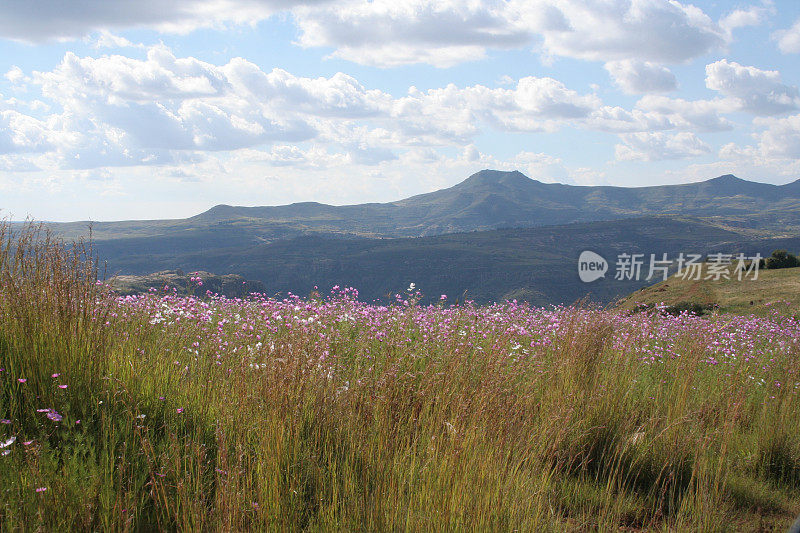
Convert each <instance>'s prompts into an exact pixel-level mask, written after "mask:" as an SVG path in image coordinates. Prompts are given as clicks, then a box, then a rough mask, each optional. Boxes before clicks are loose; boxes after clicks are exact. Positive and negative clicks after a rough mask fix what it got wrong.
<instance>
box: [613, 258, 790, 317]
mask: <svg viewBox="0 0 800 533" xmlns="http://www.w3.org/2000/svg"><path fill="white" fill-rule="evenodd" d="M681 302H690V303H698V304H701V305H705V306H709V307H711V306H713V307H716V308H718V310H719V312H724V313H734V314H742V315H750V314H755V315H767V314H770V313H772V312H774V311H776V310H777V311H778V312H781V313H786V312H788V313H792V314H794V313H797V310H798V306H800V268H783V269H777V270H761V271H759V273H758V279H756V280H753V279H749V278H748V279H743V280H742V281H739V280H738V279H736V278H735V277H733V278H732V279H720V280H718V281H715V280H704V279H701V280H685V279H682V278H681V277H680V276H678V275H673V276H672V277H670V278H669V279H668V280H667V281H664V282H661V283H658V284H656V285H652V286H650V287H646V288H643V289H641V290H639V291H637V292H635V293H633V294H631V295H629V296H627V297H626V298H624V299H623V300H621V301H620V303H619V306H620V308H622V309H633V308H634V307H636V306H637V305H640V304H645V305H658V304H661V303H664V304H666V305H676V304H679V303H681Z"/></svg>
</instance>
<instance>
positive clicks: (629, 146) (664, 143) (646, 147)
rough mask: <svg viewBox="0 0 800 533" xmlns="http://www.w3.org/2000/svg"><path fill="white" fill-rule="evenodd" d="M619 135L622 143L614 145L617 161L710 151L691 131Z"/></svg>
mask: <svg viewBox="0 0 800 533" xmlns="http://www.w3.org/2000/svg"><path fill="white" fill-rule="evenodd" d="M620 137H621V139H622V142H623V144H618V145H617V146H616V147H615V151H616V157H617V160H619V161H636V160H640V161H659V160H663V159H686V158H689V157H697V156H701V155H706V154H709V153H711V147H710V146H709V145H707V144H706V143H704V142H703V141H702V140H700V139H699V138H698V137H697V136H696V135H695V134H694V133H691V132H680V133H676V134H666V133H663V132H654V133H646V132H640V133H626V134H623V135H621V136H620Z"/></svg>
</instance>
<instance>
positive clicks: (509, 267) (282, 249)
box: [97, 217, 800, 304]
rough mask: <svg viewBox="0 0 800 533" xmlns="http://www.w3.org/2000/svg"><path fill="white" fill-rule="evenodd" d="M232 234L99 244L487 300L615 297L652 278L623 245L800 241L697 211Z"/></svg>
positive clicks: (369, 290)
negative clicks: (414, 232)
mask: <svg viewBox="0 0 800 533" xmlns="http://www.w3.org/2000/svg"><path fill="white" fill-rule="evenodd" d="M215 233H216V234H217V237H218V238H216V240H214V235H215ZM227 234H228V233H227V230H226V229H224V228H217V229H215V230H209V235H208V239H209V242H211V241H213V242H217V243H218V245H217V247H206V248H204V249H203V250H192V249H184V250H183V251H179V249H180V243H178V242H176V241H175V240H174V238H172V237H166V238H138V239H125V240H118V241H106V242H99V243H98V247H97V251H98V252H99V254H100V257H101V258H103V259H106V260H107V261H108V264H109V271H110V272H111V273H124V274H145V273H149V272H153V271H157V270H165V269H173V268H181V269H183V270H184V271H187V272H188V271H194V270H206V271H211V272H226V273H228V272H229V273H236V274H240V275H242V276H244V277H245V278H247V279H252V280H258V281H260V282H262V283H263V284H264V287H265V289H266V291H267V292H268V293H270V294H272V293H284V294H285V293H286V292H287V291H291V292H294V293H296V294H308V293H309V292H310V291H311V290H312V289H313V288H314V286H319V287H320V288H321V289H323V290H327V289H329V288H330V287H331V286H333V285H342V286H347V285H350V286H354V287H356V288H358V289H359V290H360V291H361V295H362V298H365V299H367V300H372V299H376V298H381V299H382V300H384V301H386V295H387V294H389V293H393V292H402V290H403V289H404V288H405V287H408V284H409V283H411V282H413V283H415V284H416V285H417V286H418V287H419V288H421V289H422V290H423V291H424V292H425V293H426V294H427V295H428V296H430V297H433V299H436V298H438V297H439V296H440V295H441V294H447V295H448V296H449V297H450V298H451V299H452V298H454V297H463V295H464V294H466V297H467V298H470V299H474V300H476V301H478V302H489V301H497V300H502V299H504V298H517V299H519V300H527V301H530V302H532V303H535V304H550V303H553V304H557V303H572V302H574V301H575V300H578V299H581V298H583V297H585V296H586V295H587V294H589V295H590V297H591V298H592V299H593V300H595V301H600V302H609V301H611V300H613V299H614V298H616V297H620V296H624V295H626V294H629V293H631V292H632V291H634V290H636V289H638V288H640V287H642V286H644V285H646V284H647V282H646V281H645V280H644V279H642V280H640V281H639V282H638V283H637V282H632V281H625V282H621V281H615V280H614V279H613V277H614V268H615V267H614V264H615V261H616V257H617V255H618V254H620V253H644V254H646V255H647V257H649V254H651V253H653V254H656V255H657V256H658V257H660V254H662V253H668V254H670V256H671V257H672V258H674V257H673V256H674V255H676V254H677V253H679V252H686V253H708V252H715V251H719V252H725V253H738V252H744V253H747V254H752V253H755V252H760V253H761V254H762V255H767V254H769V253H770V252H771V251H772V250H774V249H775V248H788V249H792V250H795V249H800V239H783V240H781V239H756V238H753V237H752V236H749V235H747V234H743V233H741V232H736V231H731V230H728V229H723V228H720V227H718V226H715V225H711V224H708V223H706V222H703V221H699V220H696V219H688V218H682V219H677V218H670V217H646V218H637V219H629V220H617V221H610V222H591V223H580V224H569V225H564V226H549V227H540V228H518V229H504V230H491V231H479V232H470V233H458V234H448V235H439V236H431V237H417V238H400V239H335V238H330V237H321V236H303V237H299V238H295V239H288V240H281V241H276V242H273V243H262V244H256V245H252V246H240V245H237V244H236V243H235V241H231V242H230V244H229V245H225V236H226V235H227ZM587 249H588V250H593V251H595V252H597V253H600V254H601V255H603V256H604V257H606V259H607V260H608V262H609V263H610V269H611V270H610V271H609V273H608V274H607V276H606V279H602V280H598V281H596V282H594V283H591V284H585V283H582V282H581V281H580V280H579V279H578V275H577V260H578V256H579V255H580V253H581V252H582V251H583V250H587ZM645 275H646V272H643V275H642V278H644V276H645Z"/></svg>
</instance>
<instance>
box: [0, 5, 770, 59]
mask: <svg viewBox="0 0 800 533" xmlns="http://www.w3.org/2000/svg"><path fill="white" fill-rule="evenodd" d="M763 11H764V8H750V9H748V10H738V11H734V12H733V13H731V14H730V15H728V16H727V17H725V18H724V19H723V20H722V21H721V24H716V23H715V22H714V21H712V20H711V19H710V18H709V17H708V15H706V14H705V13H704V12H703V11H702V10H701V9H699V8H697V7H694V6H692V5H684V4H681V3H679V2H678V1H676V0H620V1H615V2H597V1H595V0H373V1H371V2H364V1H362V0H343V1H339V2H333V1H331V0H193V1H189V0H172V1H170V2H163V1H160V0H141V1H140V2H135V3H133V2H108V1H102V0H73V1H71V2H70V4H69V8H68V9H67V8H65V7H64V4H63V3H62V2H60V1H57V0H12V1H10V2H4V3H3V4H2V5H0V37H6V38H11V39H18V40H23V41H29V42H41V41H46V40H50V39H74V38H80V37H85V36H87V35H90V34H92V33H95V32H100V34H99V37H97V38H96V40H95V43H94V46H96V47H114V48H119V47H128V46H137V45H135V44H133V43H131V42H130V41H127V39H124V38H123V37H120V36H117V35H115V34H114V33H112V32H114V31H120V30H124V29H128V28H154V29H156V30H159V31H162V32H173V33H174V32H177V33H185V32H188V31H191V30H194V29H196V28H201V27H225V26H226V25H231V24H234V25H242V24H251V25H252V24H255V23H257V22H259V21H261V20H265V19H267V18H269V17H270V16H272V15H273V14H275V13H278V12H291V13H292V14H293V17H294V20H295V22H296V24H297V26H298V29H299V31H300V36H299V39H298V43H299V44H300V45H302V46H305V47H323V48H330V49H332V52H331V55H332V56H334V57H339V58H343V59H347V60H350V61H354V62H358V63H362V64H368V65H375V66H381V67H391V66H397V65H405V64H413V63H428V64H432V65H436V66H439V67H448V66H452V65H455V64H457V63H461V62H465V61H472V60H475V59H480V58H483V57H486V51H487V50H490V49H491V50H506V49H520V48H524V47H530V46H534V45H536V46H537V47H538V48H539V50H540V51H541V53H542V54H543V55H544V56H563V57H572V58H579V59H588V60H593V61H603V62H608V61H620V60H634V59H635V60H639V61H650V62H653V63H657V64H664V63H679V62H685V61H687V60H689V59H692V58H695V57H698V56H700V55H703V54H705V53H707V52H709V51H711V50H713V49H716V48H719V47H721V46H723V45H724V44H726V43H727V41H728V40H729V39H730V30H731V29H732V28H734V27H741V26H742V25H746V24H752V23H754V21H755V20H756V19H759V17H761V16H762V12H763ZM759 20H760V19H759Z"/></svg>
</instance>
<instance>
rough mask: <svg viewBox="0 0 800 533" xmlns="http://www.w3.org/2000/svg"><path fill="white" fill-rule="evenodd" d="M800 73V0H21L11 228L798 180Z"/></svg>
mask: <svg viewBox="0 0 800 533" xmlns="http://www.w3.org/2000/svg"><path fill="white" fill-rule="evenodd" d="M67 6H68V9H67ZM799 66H800V2H797V1H796V0H784V1H777V0H776V1H774V2H773V1H766V0H764V1H743V2H697V3H694V4H689V3H682V2H677V1H668V0H605V1H600V0H592V1H589V0H508V1H503V0H500V1H481V0H471V1H457V0H438V1H434V0H374V1H372V2H364V1H349V0H345V1H325V0H308V1H300V0H192V1H189V0H173V1H171V2H162V1H159V0H139V1H136V2H132V1H107V0H106V1H104V0H73V1H71V2H69V3H64V2H61V1H57V0H12V1H9V2H4V3H3V4H2V5H1V6H0V195H2V196H0V198H2V201H0V209H2V212H3V214H4V215H5V216H12V217H13V218H14V219H21V218H24V217H26V216H31V217H34V218H36V219H39V220H86V219H92V220H118V219H142V218H180V217H185V216H191V215H194V214H197V213H199V212H201V211H203V210H205V209H208V208H209V207H211V206H213V205H215V204H219V203H226V204H235V205H276V204H285V203H291V202H297V201H309V200H313V201H319V202H325V203H331V204H347V203H361V202H371V201H391V200H396V199H400V198H403V197H407V196H411V195H413V194H419V193H423V192H428V191H432V190H435V189H439V188H442V187H447V186H450V185H454V184H455V183H458V182H459V181H461V180H463V179H464V178H466V177H467V176H468V175H469V174H471V173H473V172H476V171H478V170H480V169H483V168H497V169H507V170H510V169H518V170H520V171H522V172H524V173H525V174H527V175H528V176H530V177H532V178H534V179H538V180H540V181H545V182H554V181H558V182H563V183H571V184H580V185H593V184H612V185H624V186H644V185H656V184H665V183H684V182H690V181H699V180H704V179H708V178H712V177H715V176H718V175H721V174H726V173H734V174H736V175H738V176H739V177H742V178H745V179H750V180H754V181H763V182H769V183H776V184H781V183H787V182H790V181H793V180H795V179H798V178H800V92H798V88H797V85H798V83H800V68H799Z"/></svg>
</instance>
